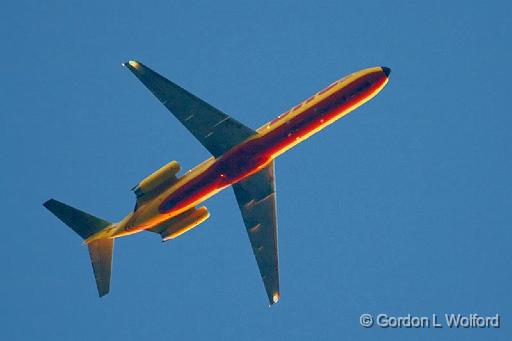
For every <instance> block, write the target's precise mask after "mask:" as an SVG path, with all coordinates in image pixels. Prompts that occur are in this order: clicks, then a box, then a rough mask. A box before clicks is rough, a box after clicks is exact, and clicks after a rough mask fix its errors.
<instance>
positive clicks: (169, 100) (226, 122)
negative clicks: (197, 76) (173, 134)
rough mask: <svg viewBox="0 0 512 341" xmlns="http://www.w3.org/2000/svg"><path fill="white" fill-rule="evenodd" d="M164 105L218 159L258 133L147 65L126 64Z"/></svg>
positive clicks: (138, 63) (130, 62)
mask: <svg viewBox="0 0 512 341" xmlns="http://www.w3.org/2000/svg"><path fill="white" fill-rule="evenodd" d="M123 65H124V66H126V67H127V68H128V69H130V71H132V72H133V73H134V74H135V76H137V78H138V79H139V80H140V81H141V82H142V83H144V85H145V86H146V87H147V88H148V89H149V90H150V91H151V92H152V93H153V94H154V95H155V96H156V98H158V100H160V102H162V104H163V105H165V107H166V108H167V109H169V111H170V112H171V113H172V114H173V115H174V116H175V117H176V118H177V119H178V120H179V121H180V122H181V123H182V124H183V125H184V126H185V128H187V129H188V130H189V131H190V132H191V133H192V134H193V135H194V136H195V138H197V139H198V140H199V142H201V144H202V145H203V146H204V147H205V148H206V149H208V151H209V152H210V153H211V154H212V155H213V156H215V157H218V156H220V155H222V154H224V152H226V151H228V150H229V149H231V148H232V147H234V146H236V145H237V144H239V143H240V142H243V141H244V140H246V139H247V138H249V137H250V136H252V135H254V134H256V132H255V131H254V130H252V129H250V128H248V127H246V126H244V125H243V124H241V123H240V122H238V121H237V120H235V119H233V118H231V117H229V116H228V115H226V114H225V113H223V112H222V111H220V110H218V109H216V108H214V107H213V106H211V105H210V104H208V103H206V102H205V101H203V100H202V99H200V98H198V97H196V96H194V95H193V94H191V93H190V92H188V91H186V90H185V89H183V88H181V87H180V86H178V85H176V84H174V83H173V82H171V81H170V80H168V79H166V78H164V77H162V76H161V75H159V74H158V73H156V72H154V71H153V70H151V69H150V68H148V67H147V66H145V65H144V64H142V63H140V62H136V61H129V62H127V63H124V64H123Z"/></svg>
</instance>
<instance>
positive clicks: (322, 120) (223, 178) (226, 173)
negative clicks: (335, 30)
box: [159, 72, 386, 213]
mask: <svg viewBox="0 0 512 341" xmlns="http://www.w3.org/2000/svg"><path fill="white" fill-rule="evenodd" d="M385 81H386V77H385V76H384V74H383V73H382V72H375V73H370V74H368V75H366V76H363V77H361V78H358V79H355V80H354V81H353V82H351V83H349V84H347V85H346V86H344V87H343V88H341V89H340V90H338V91H336V92H335V93H333V94H332V95H330V96H328V97H326V98H324V99H322V100H320V101H319V102H318V103H316V104H315V105H313V106H311V107H310V108H308V109H306V110H304V111H303V112H301V113H300V114H298V115H296V116H291V117H287V116H288V115H284V116H282V117H280V118H279V119H277V120H274V121H271V122H270V123H269V124H270V126H269V129H268V131H262V132H261V133H260V135H258V136H257V137H254V138H249V139H248V140H247V141H246V142H243V143H241V144H239V145H238V146H236V147H234V148H233V149H231V150H229V151H228V152H226V153H225V154H224V155H222V156H221V157H219V158H218V159H217V160H215V162H214V163H213V164H212V165H211V166H210V167H208V168H207V169H206V170H205V171H204V172H202V173H201V174H198V175H197V176H196V177H195V178H193V179H191V180H190V181H188V182H187V183H185V184H183V186H181V187H180V188H178V189H176V191H174V192H173V193H171V194H170V195H169V196H168V197H167V198H165V200H164V201H163V202H162V203H161V204H160V206H159V211H160V212H161V213H168V212H170V211H179V210H181V209H183V208H185V207H188V206H190V205H192V204H194V203H196V202H198V201H200V200H201V198H204V197H208V195H209V194H210V193H213V192H216V191H218V190H220V189H223V188H225V187H227V186H229V185H231V184H234V183H236V182H238V181H240V180H242V179H244V178H246V177H248V176H250V175H252V174H254V173H255V172H257V171H258V170H260V169H261V168H263V167H265V166H266V165H267V164H268V163H269V162H270V161H272V159H273V157H275V156H276V155H278V154H279V153H280V151H283V150H285V149H287V148H288V147H290V146H291V145H293V144H296V143H297V139H300V138H301V137H304V136H307V135H308V134H309V133H311V132H313V131H315V130H316V129H319V128H321V127H322V126H323V125H325V124H326V122H329V123H330V121H333V120H335V119H336V118H337V117H339V116H340V115H342V114H343V113H345V111H346V110H349V109H350V108H351V107H353V106H354V105H356V104H357V103H359V102H362V101H363V100H364V99H365V98H367V97H368V96H370V95H372V94H373V93H374V92H375V91H376V90H377V89H379V88H380V87H382V85H383V83H384V82H385ZM293 110H294V109H292V110H291V111H290V112H289V113H291V112H293ZM295 110H297V109H295Z"/></svg>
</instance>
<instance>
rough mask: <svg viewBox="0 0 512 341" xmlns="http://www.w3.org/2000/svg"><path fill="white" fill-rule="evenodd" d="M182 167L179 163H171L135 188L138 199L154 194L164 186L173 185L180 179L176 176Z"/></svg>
mask: <svg viewBox="0 0 512 341" xmlns="http://www.w3.org/2000/svg"><path fill="white" fill-rule="evenodd" d="M180 169H181V167H180V164H179V163H178V162H177V161H171V162H169V163H168V164H166V165H165V166H163V167H162V168H160V169H159V170H157V171H156V172H154V173H153V174H151V175H150V176H148V177H147V178H145V179H144V180H142V181H141V182H139V184H138V185H137V186H135V187H134V188H133V191H134V192H135V195H137V197H140V196H143V195H145V194H148V193H151V192H153V191H154V190H155V189H157V188H158V187H160V186H161V185H163V184H166V185H171V184H172V183H174V182H176V181H177V180H178V179H177V177H176V174H178V172H179V171H180Z"/></svg>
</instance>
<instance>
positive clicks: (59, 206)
mask: <svg viewBox="0 0 512 341" xmlns="http://www.w3.org/2000/svg"><path fill="white" fill-rule="evenodd" d="M43 206H44V207H46V208H47V209H48V210H49V211H50V212H52V213H53V214H54V215H55V216H57V218H59V219H60V220H61V221H62V222H63V223H64V224H66V225H68V226H69V227H70V228H71V229H72V230H73V231H75V232H76V233H77V234H78V235H79V236H80V237H82V238H83V239H87V238H89V237H90V236H92V235H93V234H95V233H97V232H99V231H101V230H103V229H104V228H106V227H107V226H109V225H111V223H110V222H108V221H106V220H103V219H100V218H96V217H95V216H92V215H90V214H87V213H85V212H82V211H80V210H77V209H76V208H73V207H71V206H68V205H66V204H63V203H61V202H60V201H57V200H54V199H50V200H48V201H47V202H45V203H44V204H43ZM87 246H88V247H89V255H90V257H91V263H92V269H93V271H94V277H95V278H96V286H97V287H98V294H99V295H100V297H101V296H103V295H106V294H107V293H108V292H109V290H110V277H111V273H112V254H113V250H114V239H110V238H109V239H97V240H94V241H92V242H90V243H89V244H87Z"/></svg>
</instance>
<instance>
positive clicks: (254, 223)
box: [233, 162, 279, 305]
mask: <svg viewBox="0 0 512 341" xmlns="http://www.w3.org/2000/svg"><path fill="white" fill-rule="evenodd" d="M233 190H234V191H235V196H236V200H237V201H238V206H239V207H240V211H241V212H242V218H243V220H244V223H245V227H246V229H247V234H248V235H249V240H250V241H251V246H252V251H253V253H254V256H255V257H256V262H257V263H258V267H259V269H260V274H261V277H262V279H263V284H264V285H265V290H266V291H267V296H268V299H269V302H270V305H272V304H274V303H276V302H277V301H278V300H279V266H278V265H279V262H278V250H277V210H276V189H275V177H274V162H272V163H271V164H270V165H268V166H267V167H265V168H263V169H262V170H260V171H259V172H258V173H255V174H253V175H251V176H250V177H248V178H246V179H244V180H242V181H240V182H238V183H236V184H234V185H233Z"/></svg>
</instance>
